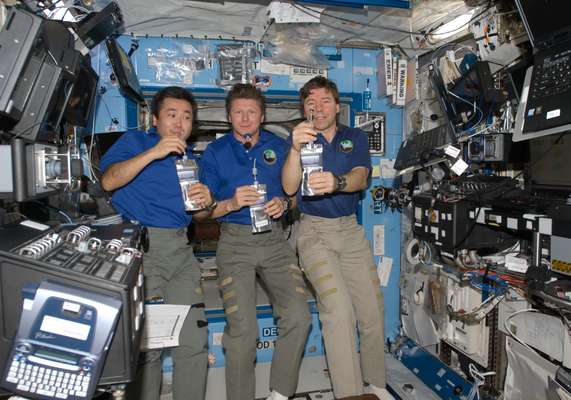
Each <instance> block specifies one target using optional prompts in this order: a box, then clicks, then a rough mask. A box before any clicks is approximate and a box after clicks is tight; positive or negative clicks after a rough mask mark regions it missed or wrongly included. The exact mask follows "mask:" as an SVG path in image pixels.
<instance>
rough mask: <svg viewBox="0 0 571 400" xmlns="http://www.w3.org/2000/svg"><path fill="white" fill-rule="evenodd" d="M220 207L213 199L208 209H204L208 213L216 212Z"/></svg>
mask: <svg viewBox="0 0 571 400" xmlns="http://www.w3.org/2000/svg"><path fill="white" fill-rule="evenodd" d="M217 206H218V202H217V201H216V200H214V199H212V203H210V204H209V205H207V206H206V207H204V209H205V210H206V211H208V212H210V213H211V212H212V211H214V209H215V208H216V207H217Z"/></svg>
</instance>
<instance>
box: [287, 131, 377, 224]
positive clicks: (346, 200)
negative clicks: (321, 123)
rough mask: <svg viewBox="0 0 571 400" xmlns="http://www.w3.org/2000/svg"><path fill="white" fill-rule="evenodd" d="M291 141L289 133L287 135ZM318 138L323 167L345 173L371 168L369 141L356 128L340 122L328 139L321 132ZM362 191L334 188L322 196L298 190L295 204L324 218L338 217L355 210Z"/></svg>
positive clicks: (339, 173)
mask: <svg viewBox="0 0 571 400" xmlns="http://www.w3.org/2000/svg"><path fill="white" fill-rule="evenodd" d="M289 141H290V143H291V136H290V139H289ZM317 142H318V143H321V144H322V145H323V170H324V171H330V172H333V173H334V174H335V175H345V174H346V173H348V172H349V171H351V170H352V169H353V168H355V167H365V168H368V169H369V171H370V170H371V156H370V155H369V141H368V137H367V134H365V133H364V132H363V131H362V130H360V129H356V128H347V127H344V126H340V127H339V128H338V130H337V133H336V134H335V136H334V137H333V141H332V142H331V143H329V142H328V141H327V140H326V139H325V137H324V136H323V135H321V134H318V135H317ZM360 195H361V192H353V193H344V192H337V193H333V194H327V195H324V196H305V197H302V196H301V190H298V192H297V202H298V203H297V204H298V207H299V209H300V211H301V212H302V213H304V214H309V215H314V216H317V217H324V218H339V217H345V216H347V215H351V214H355V212H356V211H357V204H358V202H359V196H360Z"/></svg>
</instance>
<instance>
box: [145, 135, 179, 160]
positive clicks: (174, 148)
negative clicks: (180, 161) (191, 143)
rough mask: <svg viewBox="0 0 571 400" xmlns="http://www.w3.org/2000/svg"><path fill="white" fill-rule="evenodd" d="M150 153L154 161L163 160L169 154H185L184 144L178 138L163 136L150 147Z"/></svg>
mask: <svg viewBox="0 0 571 400" xmlns="http://www.w3.org/2000/svg"><path fill="white" fill-rule="evenodd" d="M151 151H152V152H153V155H154V158H155V159H156V160H158V159H161V158H165V157H166V156H168V155H169V154H171V153H176V154H184V153H185V152H186V142H185V141H184V140H182V139H181V138H179V137H178V136H172V135H169V136H164V137H161V140H159V142H158V143H157V144H156V145H155V146H154V147H152V149H151Z"/></svg>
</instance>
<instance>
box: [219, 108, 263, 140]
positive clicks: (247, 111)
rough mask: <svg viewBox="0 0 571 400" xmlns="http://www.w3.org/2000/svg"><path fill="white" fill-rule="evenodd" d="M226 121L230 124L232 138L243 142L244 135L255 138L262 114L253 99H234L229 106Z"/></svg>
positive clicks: (258, 130) (261, 120) (258, 131)
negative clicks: (232, 133)
mask: <svg viewBox="0 0 571 400" xmlns="http://www.w3.org/2000/svg"><path fill="white" fill-rule="evenodd" d="M228 121H229V122H230V123H231V124H232V130H233V132H234V136H235V137H236V139H238V140H239V141H241V142H243V141H244V140H245V139H244V136H245V135H246V134H250V135H252V137H253V138H257V137H258V135H259V133H260V125H261V124H262V122H263V121H264V114H263V112H262V108H261V107H260V103H259V102H258V101H257V100H254V99H234V100H232V103H231V104H230V111H229V113H228Z"/></svg>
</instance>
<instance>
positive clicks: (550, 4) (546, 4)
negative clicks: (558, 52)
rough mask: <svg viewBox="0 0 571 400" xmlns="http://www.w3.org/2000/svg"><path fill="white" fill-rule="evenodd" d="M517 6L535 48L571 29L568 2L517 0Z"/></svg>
mask: <svg viewBox="0 0 571 400" xmlns="http://www.w3.org/2000/svg"><path fill="white" fill-rule="evenodd" d="M516 4H517V8H518V10H519V13H520V15H521V19H522V21H523V23H524V25H525V30H526V31H527V34H528V35H529V40H530V41H531V45H532V46H533V47H542V44H543V43H545V42H546V41H551V40H552V39H553V37H554V36H555V35H557V34H558V33H562V32H564V31H566V30H569V29H570V28H571V18H569V12H568V10H569V2H568V1H565V0H516ZM551 44H553V43H551Z"/></svg>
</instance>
